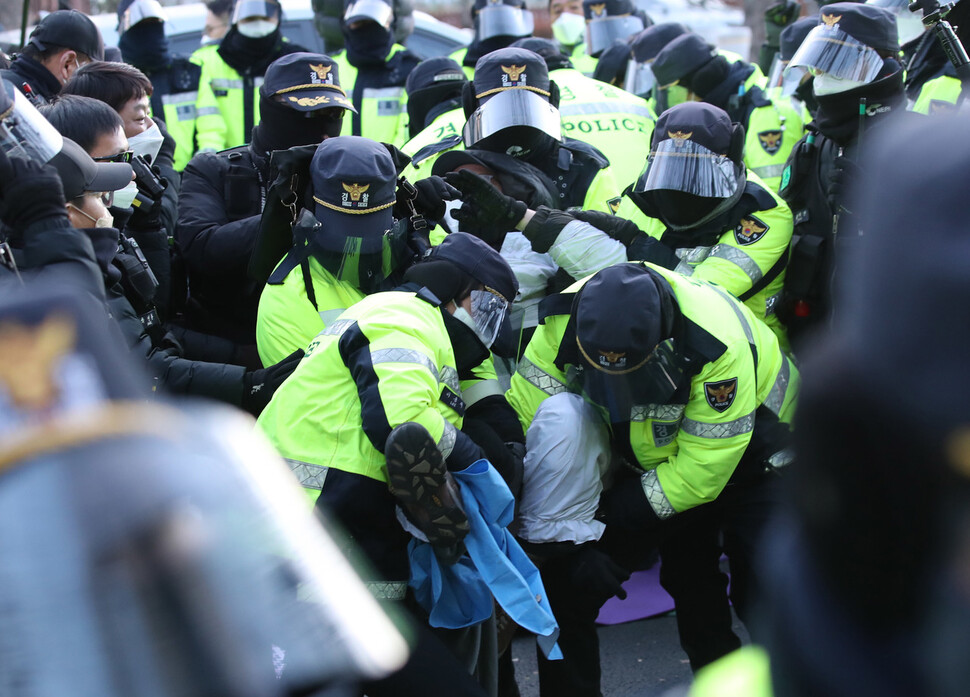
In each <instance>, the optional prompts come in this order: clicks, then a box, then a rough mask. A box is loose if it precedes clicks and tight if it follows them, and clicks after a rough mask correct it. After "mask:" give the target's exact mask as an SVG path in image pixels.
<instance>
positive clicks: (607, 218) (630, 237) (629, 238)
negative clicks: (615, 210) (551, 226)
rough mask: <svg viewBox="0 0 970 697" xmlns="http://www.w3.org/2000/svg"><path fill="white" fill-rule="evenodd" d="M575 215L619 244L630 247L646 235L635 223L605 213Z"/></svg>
mask: <svg viewBox="0 0 970 697" xmlns="http://www.w3.org/2000/svg"><path fill="white" fill-rule="evenodd" d="M573 215H574V216H576V218H577V219H578V220H582V221H583V222H584V223H589V224H590V225H592V226H594V227H597V228H599V229H600V230H602V231H603V232H605V233H606V234H607V235H609V236H610V237H612V238H613V239H614V240H616V241H617V242H622V243H623V244H625V245H626V246H627V247H629V246H630V245H631V244H633V242H634V241H635V240H636V239H637V237H640V236H642V235H644V234H645V233H644V232H643V230H641V229H640V228H638V227H637V226H636V224H635V223H633V222H632V221H630V220H627V219H626V218H620V217H619V216H615V215H610V214H609V213H604V212H603V211H574V212H573Z"/></svg>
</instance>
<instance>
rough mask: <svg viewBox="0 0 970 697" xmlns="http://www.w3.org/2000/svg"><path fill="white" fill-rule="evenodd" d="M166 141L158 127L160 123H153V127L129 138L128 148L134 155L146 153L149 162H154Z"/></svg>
mask: <svg viewBox="0 0 970 697" xmlns="http://www.w3.org/2000/svg"><path fill="white" fill-rule="evenodd" d="M164 141H165V138H164V136H162V132H161V131H160V130H159V129H158V124H157V123H152V127H151V128H149V129H148V130H147V131H142V132H141V133H139V134H138V135H136V136H132V137H131V138H129V139H128V148H129V149H130V150H131V152H132V154H133V155H134V156H136V157H137V156H139V155H144V156H145V157H147V158H148V161H149V162H154V161H155V158H156V157H158V151H159V150H161V149H162V143H163V142H164Z"/></svg>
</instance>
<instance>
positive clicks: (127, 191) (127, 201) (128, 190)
mask: <svg viewBox="0 0 970 697" xmlns="http://www.w3.org/2000/svg"><path fill="white" fill-rule="evenodd" d="M137 194H138V185H137V184H136V183H135V182H133V181H130V182H128V185H127V186H126V187H125V188H124V189H118V190H117V191H115V193H114V201H113V202H112V203H111V205H112V206H114V207H115V208H128V207H129V206H131V203H132V201H134V200H135V196H136V195H137Z"/></svg>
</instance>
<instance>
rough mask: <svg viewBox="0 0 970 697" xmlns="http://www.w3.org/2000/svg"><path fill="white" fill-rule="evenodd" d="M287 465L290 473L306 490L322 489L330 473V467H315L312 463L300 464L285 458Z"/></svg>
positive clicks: (297, 461)
mask: <svg viewBox="0 0 970 697" xmlns="http://www.w3.org/2000/svg"><path fill="white" fill-rule="evenodd" d="M284 460H285V461H286V464H287V465H288V466H289V468H290V471H291V472H292V473H293V475H294V476H295V477H296V478H297V481H299V482H300V486H302V487H303V488H304V489H317V490H319V489H322V488H323V483H324V482H325V481H326V479H327V472H328V471H330V468H329V467H323V466H321V465H314V464H312V463H310V462H300V461H299V460H291V459H289V458H284Z"/></svg>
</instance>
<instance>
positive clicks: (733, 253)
mask: <svg viewBox="0 0 970 697" xmlns="http://www.w3.org/2000/svg"><path fill="white" fill-rule="evenodd" d="M711 256H712V257H716V258H718V259H724V260H725V261H729V262H731V263H732V264H734V265H735V266H737V267H739V268H740V269H741V270H742V271H744V272H745V273H746V274H747V275H748V278H750V279H751V283H757V282H758V281H759V280H760V279H761V277H762V276H764V274H763V273H762V272H761V267H760V266H758V264H757V263H756V262H755V260H754V259H752V258H751V257H750V256H748V255H747V254H745V253H744V252H743V251H741V250H740V249H738V248H737V247H732V246H731V245H729V244H716V245H714V249H712V250H711Z"/></svg>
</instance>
